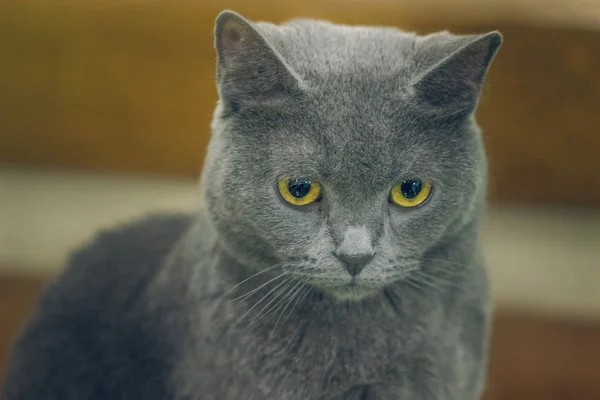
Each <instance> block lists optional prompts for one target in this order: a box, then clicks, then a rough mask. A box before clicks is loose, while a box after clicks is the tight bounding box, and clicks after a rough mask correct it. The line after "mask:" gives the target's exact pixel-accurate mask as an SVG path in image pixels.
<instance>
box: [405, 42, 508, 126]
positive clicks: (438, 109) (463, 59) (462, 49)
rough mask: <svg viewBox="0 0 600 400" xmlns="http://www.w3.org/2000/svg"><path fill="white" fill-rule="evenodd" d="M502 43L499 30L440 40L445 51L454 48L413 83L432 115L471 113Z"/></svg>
mask: <svg viewBox="0 0 600 400" xmlns="http://www.w3.org/2000/svg"><path fill="white" fill-rule="evenodd" d="M501 44H502V35H501V34H500V33H499V32H490V33H487V34H485V35H469V36H456V37H455V40H453V41H451V42H450V43H445V44H443V45H441V46H440V44H439V43H438V46H440V47H442V48H444V50H446V51H448V49H450V50H449V51H450V54H447V55H445V57H444V58H443V59H442V60H441V61H439V62H437V63H436V64H434V65H433V66H432V67H430V68H428V69H427V70H426V71H425V72H424V73H423V74H422V75H421V76H420V77H419V79H418V80H417V82H416V83H415V84H414V86H413V87H414V90H415V95H416V98H417V101H418V103H419V105H420V106H421V107H422V109H423V111H424V112H425V113H426V114H428V115H431V116H432V117H435V116H440V117H442V116H447V115H448V116H449V115H457V116H458V115H461V114H462V115H466V114H469V113H471V112H472V111H473V110H474V109H475V107H476V105H477V100H478V98H479V94H480V92H481V87H482V85H483V80H484V78H485V75H486V72H487V70H488V68H489V66H490V64H491V62H492V60H493V58H494V56H495V55H496V52H497V51H498V49H499V47H500V45H501ZM438 46H436V47H437V50H438V51H441V52H442V54H444V52H443V50H442V49H441V48H440V47H438Z"/></svg>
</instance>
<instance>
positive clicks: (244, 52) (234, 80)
mask: <svg viewBox="0 0 600 400" xmlns="http://www.w3.org/2000/svg"><path fill="white" fill-rule="evenodd" d="M215 48H216V50H217V83H218V89H219V94H220V96H221V98H222V99H223V100H225V101H227V102H229V103H231V104H238V105H240V104H241V105H244V104H249V105H252V104H255V105H261V104H265V103H272V102H279V101H285V100H289V99H291V98H293V97H294V96H296V95H297V94H299V93H300V80H299V78H298V77H297V76H296V75H295V74H294V73H293V72H292V71H291V70H290V68H289V67H288V66H287V65H286V64H285V62H284V61H283V60H282V59H281V56H280V55H279V54H278V53H277V51H276V50H275V49H274V48H273V47H272V46H271V45H270V44H269V43H268V42H267V40H266V39H265V38H264V36H263V35H262V34H261V33H260V32H259V31H258V30H257V29H256V28H255V27H254V26H253V24H252V23H251V22H250V21H248V20H246V19H245V18H243V17H242V16H240V15H238V14H236V13H234V12H232V11H223V12H222V13H221V14H219V16H218V17H217V21H216V24H215Z"/></svg>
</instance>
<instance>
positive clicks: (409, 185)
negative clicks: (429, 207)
mask: <svg viewBox="0 0 600 400" xmlns="http://www.w3.org/2000/svg"><path fill="white" fill-rule="evenodd" d="M422 187H423V185H422V183H421V180H419V179H411V180H409V181H404V182H402V185H400V190H401V191H402V196H404V197H406V198H407V199H413V198H415V197H417V195H418V194H419V193H420V192H421V188H422Z"/></svg>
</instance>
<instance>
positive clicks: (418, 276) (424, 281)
mask: <svg viewBox="0 0 600 400" xmlns="http://www.w3.org/2000/svg"><path fill="white" fill-rule="evenodd" d="M413 278H415V279H416V280H417V281H418V282H419V283H423V284H425V285H427V286H429V287H431V288H433V289H437V290H439V291H440V292H445V293H447V292H448V290H447V289H446V288H442V287H440V286H438V285H435V284H433V283H431V282H430V281H428V280H427V279H426V278H427V277H424V276H421V275H419V274H417V273H416V272H414V275H413Z"/></svg>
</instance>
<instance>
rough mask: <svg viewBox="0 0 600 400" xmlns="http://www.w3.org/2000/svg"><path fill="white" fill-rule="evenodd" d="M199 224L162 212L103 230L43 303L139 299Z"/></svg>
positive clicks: (71, 260) (80, 252)
mask: <svg viewBox="0 0 600 400" xmlns="http://www.w3.org/2000/svg"><path fill="white" fill-rule="evenodd" d="M194 220H195V216H194V215H192V214H185V213H157V214H151V215H146V216H143V217H140V218H137V219H134V220H130V221H127V222H124V223H121V224H119V225H116V226H113V227H111V228H106V229H103V230H101V231H99V232H97V233H96V234H95V235H94V237H93V238H92V239H91V240H89V241H88V242H87V243H86V244H85V245H83V246H81V247H80V248H79V249H77V250H76V251H74V252H73V253H72V254H71V256H70V257H69V260H68V261H67V265H66V266H65V268H64V270H63V271H62V272H61V274H60V275H59V277H58V278H57V279H56V281H55V282H54V283H53V284H52V285H50V286H49V288H48V289H47V290H46V293H45V295H44V296H43V298H42V301H49V302H52V300H53V298H55V297H56V298H57V299H56V300H61V301H64V300H67V301H69V302H92V303H93V304H98V303H97V302H98V301H100V302H104V304H105V305H108V304H107V303H106V302H109V303H115V302H119V303H123V302H129V301H134V300H135V298H136V297H137V295H139V292H140V291H141V290H143V289H144V287H145V286H146V285H147V284H148V281H149V280H151V279H152V277H153V276H154V275H155V274H156V273H157V271H158V269H159V268H160V267H161V266H162V265H163V263H164V260H165V258H166V256H167V255H168V254H169V253H170V251H171V250H172V248H173V246H174V245H175V244H176V242H177V241H178V240H179V239H180V238H181V237H182V236H183V235H184V233H185V232H186V231H187V230H188V229H189V227H190V226H191V225H192V224H193V222H194Z"/></svg>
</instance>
